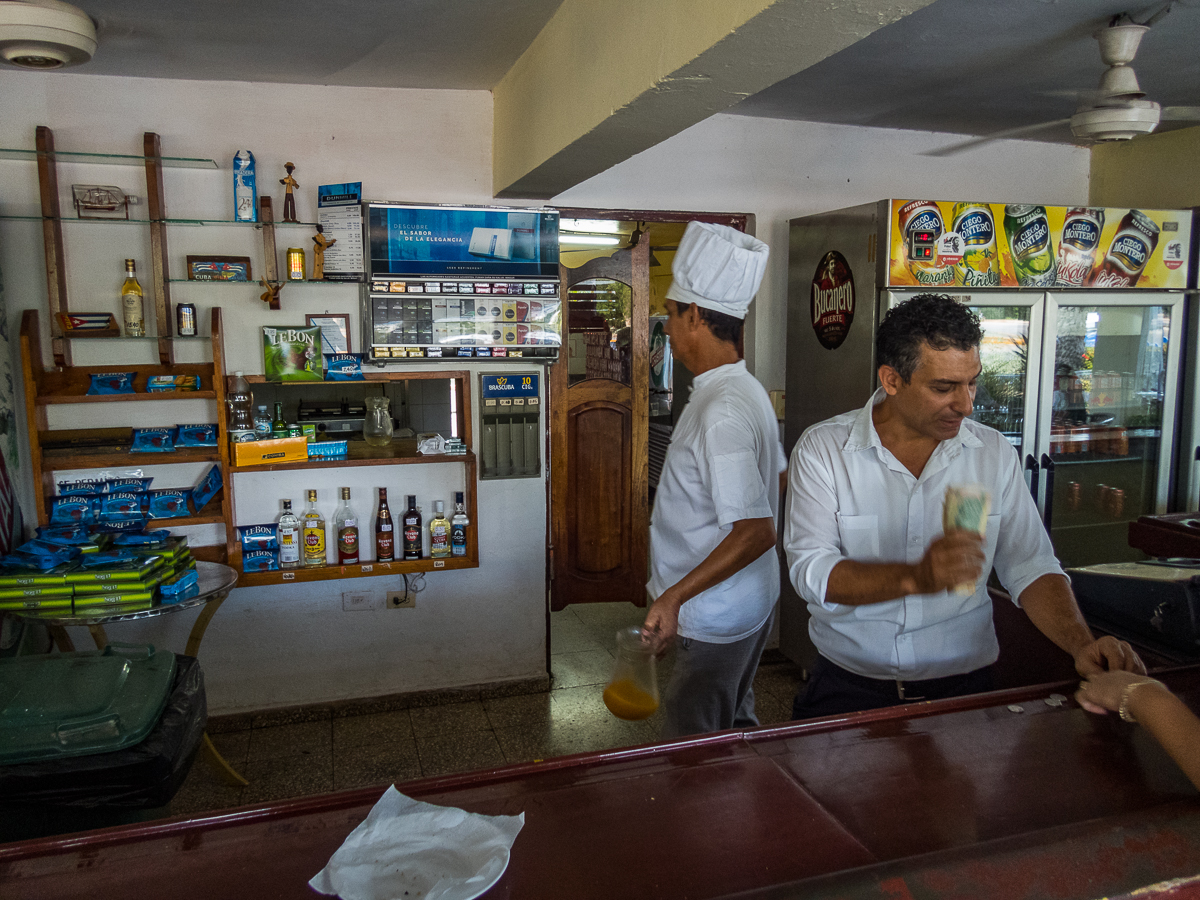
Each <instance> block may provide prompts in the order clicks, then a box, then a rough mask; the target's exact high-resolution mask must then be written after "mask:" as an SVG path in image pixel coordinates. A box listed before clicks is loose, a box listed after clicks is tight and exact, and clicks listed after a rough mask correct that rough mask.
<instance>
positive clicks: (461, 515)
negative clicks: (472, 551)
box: [450, 491, 471, 556]
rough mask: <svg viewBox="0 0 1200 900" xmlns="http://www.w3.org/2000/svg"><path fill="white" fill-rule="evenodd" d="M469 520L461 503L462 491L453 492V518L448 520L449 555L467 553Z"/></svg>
mask: <svg viewBox="0 0 1200 900" xmlns="http://www.w3.org/2000/svg"><path fill="white" fill-rule="evenodd" d="M470 524H471V520H470V519H468V518H467V510H466V507H465V506H464V505H463V492H462V491H456V492H455V494H454V518H452V519H451V520H450V555H451V556H466V555H467V526H468V525H470Z"/></svg>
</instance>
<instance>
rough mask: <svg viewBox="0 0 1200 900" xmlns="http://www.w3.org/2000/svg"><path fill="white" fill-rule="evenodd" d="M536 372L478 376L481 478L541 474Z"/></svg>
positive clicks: (540, 425)
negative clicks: (481, 402)
mask: <svg viewBox="0 0 1200 900" xmlns="http://www.w3.org/2000/svg"><path fill="white" fill-rule="evenodd" d="M540 376H541V373H539V372H513V373H511V374H509V373H506V374H504V375H493V374H481V375H480V376H479V395H480V397H481V398H482V400H483V405H482V409H481V410H480V414H479V418H480V423H479V424H480V426H481V429H482V438H483V439H482V441H481V444H480V457H481V458H480V461H479V462H480V465H479V477H480V478H481V479H491V478H536V477H537V476H539V475H541V474H542V454H541V446H542V442H541V434H542V406H541V400H540V394H539V388H540Z"/></svg>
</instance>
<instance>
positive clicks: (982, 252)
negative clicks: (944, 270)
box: [951, 203, 1000, 287]
mask: <svg viewBox="0 0 1200 900" xmlns="http://www.w3.org/2000/svg"><path fill="white" fill-rule="evenodd" d="M951 230H952V231H954V232H956V233H957V234H958V236H959V237H960V238H962V244H963V255H962V259H960V260H959V261H958V262H957V263H956V264H955V266H954V283H955V284H961V285H963V286H964V287H996V286H998V285H999V284H1000V257H999V255H998V254H997V252H996V222H995V220H994V219H993V218H992V209H991V207H990V206H988V205H987V204H986V203H956V204H954V221H953V227H952V228H951Z"/></svg>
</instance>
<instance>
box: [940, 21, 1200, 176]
mask: <svg viewBox="0 0 1200 900" xmlns="http://www.w3.org/2000/svg"><path fill="white" fill-rule="evenodd" d="M1169 10H1170V4H1167V6H1166V7H1164V8H1163V9H1162V10H1160V11H1159V12H1158V13H1157V14H1156V15H1154V16H1152V17H1151V18H1150V19H1149V20H1148V21H1147V22H1146V23H1145V24H1143V25H1139V24H1138V23H1136V22H1134V21H1133V20H1132V19H1131V18H1130V17H1129V15H1128V14H1127V13H1122V14H1120V15H1118V16H1114V17H1113V19H1112V21H1111V22H1109V24H1108V27H1106V28H1103V29H1101V30H1100V31H1098V32H1096V34H1095V35H1093V36H1094V37H1095V38H1096V41H1097V42H1098V43H1099V45H1100V58H1101V59H1102V60H1103V61H1104V64H1105V65H1106V66H1107V67H1108V68H1106V69H1105V70H1104V74H1102V75H1101V76H1100V84H1099V86H1098V87H1097V88H1096V90H1094V91H1087V92H1083V93H1080V94H1075V93H1074V92H1073V93H1072V96H1078V97H1079V99H1080V105H1079V107H1078V108H1077V109H1076V110H1075V114H1074V115H1072V116H1071V117H1070V118H1067V119H1054V120H1052V121H1049V122H1039V123H1037V124H1035V125H1022V126H1020V127H1018V128H1010V129H1008V130H1006V131H998V132H995V133H993V134H989V135H984V136H982V137H977V138H972V139H971V140H968V141H961V142H959V143H956V144H951V145H949V146H946V147H941V148H939V149H937V150H931V151H928V152H926V153H925V154H924V155H925V156H952V155H953V154H956V153H961V152H963V151H964V150H969V149H971V148H973V147H978V146H979V145H980V144H986V143H989V142H991V141H998V140H1003V139H1005V138H1016V137H1022V136H1024V135H1028V134H1035V133H1037V132H1039V131H1045V130H1048V129H1050V128H1057V127H1059V126H1062V125H1067V124H1069V125H1070V126H1071V134H1073V135H1074V136H1075V139H1076V141H1078V142H1079V143H1081V144H1098V143H1102V142H1105V141H1128V140H1131V139H1132V138H1135V137H1138V136H1140V135H1143V134H1150V133H1151V132H1153V131H1154V130H1155V129H1156V128H1158V126H1159V123H1160V122H1167V121H1175V122H1200V106H1159V105H1158V104H1157V103H1155V102H1154V101H1153V100H1146V99H1144V98H1145V96H1146V94H1145V92H1144V91H1143V90H1142V89H1141V87H1140V86H1139V85H1138V80H1137V74H1136V73H1135V72H1134V71H1133V67H1132V63H1133V59H1134V57H1135V56H1136V55H1137V51H1138V45H1139V44H1140V43H1141V41H1142V37H1143V35H1145V33H1146V32H1147V31H1149V30H1150V25H1151V24H1153V23H1154V22H1155V21H1157V20H1158V19H1159V18H1161V17H1162V16H1163V15H1165V14H1166V13H1167V12H1168V11H1169Z"/></svg>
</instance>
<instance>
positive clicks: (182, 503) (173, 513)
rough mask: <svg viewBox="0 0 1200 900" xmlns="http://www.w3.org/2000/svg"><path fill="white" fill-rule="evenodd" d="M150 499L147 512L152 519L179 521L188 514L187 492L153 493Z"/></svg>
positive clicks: (168, 491)
mask: <svg viewBox="0 0 1200 900" xmlns="http://www.w3.org/2000/svg"><path fill="white" fill-rule="evenodd" d="M149 497H150V507H149V509H148V510H147V511H148V513H149V515H150V518H152V519H178V518H182V517H183V516H186V515H187V514H188V506H187V492H186V491H183V490H167V491H151V492H150V494H149Z"/></svg>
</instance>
